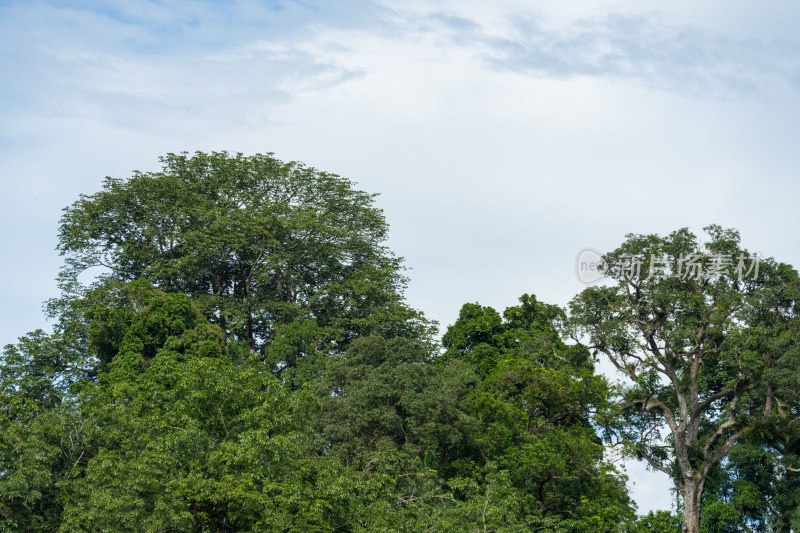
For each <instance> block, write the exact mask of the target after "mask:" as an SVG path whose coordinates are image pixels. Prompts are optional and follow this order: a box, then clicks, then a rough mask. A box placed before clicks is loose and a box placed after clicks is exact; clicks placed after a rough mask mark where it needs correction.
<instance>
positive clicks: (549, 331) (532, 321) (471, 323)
mask: <svg viewBox="0 0 800 533" xmlns="http://www.w3.org/2000/svg"><path fill="white" fill-rule="evenodd" d="M565 319H566V314H565V312H564V310H563V309H560V308H559V307H557V306H554V305H548V304H545V303H542V302H539V301H538V300H537V299H536V298H535V297H534V296H531V295H527V294H525V295H523V296H522V297H521V298H520V304H519V305H517V306H512V307H509V308H508V309H506V310H505V312H504V313H503V315H502V316H501V315H500V314H499V313H498V312H497V311H495V310H494V309H492V308H491V307H484V306H481V305H479V304H466V305H464V306H463V307H462V308H461V313H460V314H459V318H458V320H457V321H456V323H455V324H453V325H452V326H451V327H449V328H448V330H447V333H446V334H445V335H444V337H443V344H444V346H445V348H446V349H447V350H446V352H445V353H444V355H443V358H442V359H443V363H447V362H450V361H457V362H465V363H468V364H469V365H470V366H471V367H472V368H473V370H474V372H475V373H476V374H477V375H478V376H479V377H480V378H482V379H481V380H480V381H479V382H478V384H477V386H476V387H475V390H474V391H473V393H472V394H471V395H470V397H469V401H468V404H467V407H466V408H465V411H466V412H467V413H468V414H471V415H472V416H473V417H475V418H476V419H477V420H478V421H479V423H480V426H479V427H478V428H477V429H476V430H474V431H473V432H472V435H471V438H472V440H473V441H474V444H472V448H473V450H474V451H473V450H469V449H467V450H468V451H470V452H471V453H469V454H466V453H465V454H464V455H463V456H462V458H461V461H460V462H459V465H458V466H459V467H460V471H456V472H454V473H453V476H454V478H455V479H453V480H451V481H450V484H451V485H452V486H454V487H459V486H462V485H466V486H469V483H467V481H469V482H471V483H473V484H476V485H477V486H476V487H473V489H472V492H471V494H472V496H471V498H472V499H474V498H475V497H478V496H480V495H482V494H484V493H485V494H487V496H486V497H487V498H488V494H489V493H490V492H491V491H489V488H490V487H493V486H494V485H492V484H493V483H494V484H497V483H498V482H500V481H503V482H504V483H505V485H506V487H505V489H504V490H505V493H506V494H507V498H508V501H507V502H506V503H505V505H506V506H510V505H511V504H512V502H513V505H514V506H515V512H514V513H509V511H506V514H505V515H504V516H506V518H504V520H508V516H515V519H516V520H517V521H518V522H519V525H518V526H517V527H516V528H511V530H522V529H525V530H527V529H534V530H537V529H543V530H545V531H565V532H566V531H619V530H620V528H621V527H622V524H625V523H629V521H630V520H631V519H632V518H633V515H634V512H633V508H632V506H631V504H630V500H629V498H628V494H627V491H626V488H625V478H624V476H622V475H621V474H620V473H619V472H618V471H617V470H616V469H615V468H614V466H613V465H612V464H610V463H609V462H607V461H606V460H605V459H604V457H603V446H602V442H601V440H600V438H599V437H598V435H597V432H596V428H595V425H594V423H593V420H594V419H595V418H599V419H603V418H605V416H607V415H608V414H609V408H610V407H611V405H610V403H609V398H610V389H609V385H608V383H607V381H606V379H605V378H604V377H603V376H599V375H596V374H595V373H594V363H593V361H592V358H591V355H590V353H589V351H588V350H586V349H585V348H583V347H581V346H575V345H567V344H566V343H565V342H564V341H563V340H562V338H561V336H560V334H559V329H560V325H561V324H562V323H563V321H564V320H565ZM467 450H465V451H467ZM475 480H479V482H476V481H475ZM480 489H484V490H480ZM466 494H470V493H469V492H467V493H466ZM465 499H467V500H468V501H469V498H467V497H466V495H465ZM481 499H482V498H479V500H478V501H480V500H481ZM486 503H487V504H488V502H486Z"/></svg>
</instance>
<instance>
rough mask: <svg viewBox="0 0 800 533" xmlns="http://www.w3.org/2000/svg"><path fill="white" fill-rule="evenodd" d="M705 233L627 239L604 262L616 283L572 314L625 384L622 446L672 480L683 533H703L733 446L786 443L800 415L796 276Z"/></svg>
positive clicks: (714, 230) (730, 236) (719, 234)
mask: <svg viewBox="0 0 800 533" xmlns="http://www.w3.org/2000/svg"><path fill="white" fill-rule="evenodd" d="M706 232H707V234H708V240H707V241H706V242H704V243H700V242H699V241H698V239H697V237H696V236H695V235H693V234H692V233H691V232H689V231H688V230H686V229H682V230H678V231H675V232H673V233H671V234H670V235H668V236H667V237H659V236H657V235H628V239H627V241H626V242H625V243H623V244H622V246H620V247H619V248H617V249H616V250H614V251H613V252H611V253H609V254H607V255H606V256H604V260H605V264H606V269H607V272H608V273H609V274H610V275H611V276H612V277H613V278H614V279H615V280H616V283H615V284H613V285H610V286H595V287H589V288H587V289H586V290H584V291H583V292H582V293H581V294H580V295H578V296H577V297H576V298H575V299H574V300H573V301H572V304H571V310H572V320H573V324H574V326H575V327H576V331H575V335H576V337H575V338H576V339H577V340H584V341H585V342H587V343H588V344H587V348H588V349H590V350H592V351H594V352H596V353H602V354H605V356H607V358H608V359H609V361H611V363H612V364H613V365H614V366H615V367H616V368H617V370H619V371H620V372H621V373H622V374H623V375H624V376H626V377H627V378H628V380H629V386H628V387H627V388H626V390H625V391H624V393H623V397H622V398H621V401H620V406H621V407H622V409H623V413H624V421H623V422H621V423H620V426H619V433H618V435H619V438H620V439H621V440H622V442H624V443H625V444H626V445H627V446H628V449H629V450H630V451H631V452H632V453H633V454H634V455H635V456H637V457H640V458H642V459H644V460H646V461H647V463H648V464H649V465H650V466H651V467H652V468H654V469H656V470H659V471H662V472H664V473H666V474H667V475H669V476H673V477H674V479H675V481H676V486H677V489H678V491H679V492H680V494H681V495H682V499H683V514H684V526H683V530H684V531H685V532H697V531H699V530H700V523H701V501H702V495H703V490H704V487H705V484H706V482H707V481H708V480H709V476H710V475H711V474H712V472H713V471H714V470H715V468H719V467H720V466H721V462H722V461H723V460H724V459H725V458H726V457H728V455H729V453H730V452H731V450H732V449H733V448H734V446H737V445H739V444H743V443H745V442H746V441H747V440H749V439H755V441H756V442H758V443H759V445H762V446H763V445H765V443H764V441H763V440H761V439H760V438H759V435H763V434H766V433H767V432H768V428H772V427H774V426H777V427H780V428H783V431H784V432H786V431H787V430H789V428H788V427H787V426H788V425H791V424H793V420H794V417H796V416H797V405H798V403H797V391H798V387H797V385H798V373H797V363H798V360H797V354H798V342H797V341H798V339H797V325H798V311H799V310H800V279H799V278H798V274H797V271H795V270H794V269H793V268H792V267H790V266H788V265H785V264H781V263H778V262H776V261H774V260H772V259H768V258H761V257H758V256H754V255H753V254H751V253H749V252H748V251H747V250H746V249H743V248H741V246H740V244H739V242H740V239H739V234H738V233H737V232H736V231H734V230H724V229H722V228H720V227H719V226H709V227H708V228H706ZM662 425H665V426H666V427H667V430H668V434H667V435H662V434H661V428H662ZM741 519H742V520H743V517H742V518H741Z"/></svg>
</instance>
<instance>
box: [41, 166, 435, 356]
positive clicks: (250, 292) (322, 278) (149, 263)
mask: <svg viewBox="0 0 800 533" xmlns="http://www.w3.org/2000/svg"><path fill="white" fill-rule="evenodd" d="M161 163H162V165H163V168H162V170H161V171H159V172H146V173H142V172H134V173H133V176H132V177H131V178H130V179H128V180H120V179H115V178H107V179H106V181H105V183H104V185H103V190H102V191H100V192H98V193H95V194H93V195H89V196H81V198H80V199H79V200H78V201H77V202H75V203H74V204H73V205H71V206H70V207H68V208H67V209H66V210H65V213H64V215H63V217H62V219H61V229H60V233H59V239H60V241H59V250H60V252H61V253H62V255H64V256H65V267H64V269H63V270H62V272H61V276H60V280H61V284H62V287H63V289H64V291H65V294H66V295H67V296H69V295H76V294H77V295H83V294H84V293H85V289H84V288H82V287H81V285H80V284H79V275H80V274H81V273H83V272H84V271H86V270H87V269H91V268H94V267H101V268H102V271H101V272H102V277H104V278H106V279H112V280H120V281H124V282H128V281H135V280H138V279H147V280H149V281H150V282H151V283H153V284H154V285H155V286H156V287H159V288H161V289H163V290H165V291H170V292H182V293H184V294H186V295H188V296H190V297H191V298H192V299H193V300H194V301H195V302H196V303H197V304H198V305H200V307H201V309H202V310H203V313H204V314H205V316H206V317H207V318H208V319H209V320H211V321H212V322H213V323H216V324H218V325H219V326H220V328H221V330H222V331H223V333H224V334H225V336H226V338H229V339H234V340H236V341H243V342H245V343H247V345H248V346H249V347H250V349H251V350H252V351H253V352H259V351H260V352H262V353H264V352H265V351H266V349H267V347H268V346H269V345H270V344H271V343H272V342H274V341H275V340H276V339H278V338H280V336H281V332H282V328H283V327H284V326H286V325H288V324H292V323H294V322H296V321H301V322H302V321H308V320H311V321H313V327H311V326H307V327H301V328H300V329H304V331H305V333H306V334H310V333H313V336H314V338H312V339H310V341H312V342H310V344H309V339H308V338H307V335H300V336H299V338H298V332H297V329H298V328H294V329H293V330H291V331H289V336H290V338H292V339H294V340H296V341H298V342H299V344H297V345H295V346H286V344H287V343H284V344H285V346H283V348H282V349H281V350H279V355H282V356H285V359H283V360H279V361H272V362H273V363H274V364H275V365H276V367H277V368H282V367H285V366H287V365H288V366H289V367H293V366H295V365H296V364H297V360H298V359H299V358H302V357H304V356H307V355H313V354H314V353H315V351H317V350H318V349H320V348H324V347H325V346H326V344H325V342H331V341H338V342H339V343H345V344H346V343H347V342H348V341H349V340H350V339H352V338H354V337H356V336H359V335H366V334H373V333H374V334H380V335H383V336H386V337H393V336H400V335H405V336H410V337H419V336H425V335H426V334H428V333H430V325H429V323H427V322H426V321H424V320H423V319H422V318H421V316H420V315H419V313H417V312H416V311H414V310H412V309H410V308H408V307H407V306H406V305H405V303H404V301H403V296H402V293H403V289H404V287H405V283H406V279H405V278H404V277H403V275H402V267H401V262H400V259H398V258H396V257H394V256H393V255H392V253H391V252H390V251H389V250H388V249H387V248H386V247H385V246H384V244H383V243H384V242H385V240H386V235H387V230H388V226H387V224H386V221H385V219H384V217H383V214H382V212H381V211H380V210H379V209H377V208H375V207H374V205H373V203H374V195H369V194H367V193H364V192H361V191H359V190H356V189H355V188H354V187H353V183H352V182H350V181H349V180H347V179H344V178H341V177H339V176H336V175H334V174H329V173H326V172H320V171H317V170H315V169H313V168H308V167H306V166H304V165H302V164H300V163H295V162H290V163H284V162H281V161H279V160H277V159H275V158H274V157H272V155H271V154H266V155H264V154H257V155H253V156H249V157H247V156H243V155H242V154H236V155H229V154H228V153H226V152H214V153H211V154H205V153H202V152H196V153H195V154H194V155H192V156H189V155H188V154H185V153H183V154H177V155H176V154H167V155H166V156H165V157H162V158H161ZM70 301H71V300H70V298H65V299H61V300H58V301H55V302H53V304H52V306H51V309H52V311H53V312H54V313H55V314H58V315H60V316H63V315H64V314H65V313H66V311H65V309H66V308H67V307H69V302H70ZM323 341H325V342H323Z"/></svg>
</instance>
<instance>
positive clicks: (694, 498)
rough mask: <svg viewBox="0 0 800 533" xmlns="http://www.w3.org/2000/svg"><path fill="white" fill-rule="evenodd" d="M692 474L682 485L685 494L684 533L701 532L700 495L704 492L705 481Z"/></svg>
mask: <svg viewBox="0 0 800 533" xmlns="http://www.w3.org/2000/svg"><path fill="white" fill-rule="evenodd" d="M697 478H698V476H697V475H692V476H691V477H689V478H688V479H684V481H683V487H681V495H682V496H683V528H682V529H681V532H682V533H700V496H701V495H702V494H703V484H704V483H703V482H704V481H705V480H700V479H697Z"/></svg>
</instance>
